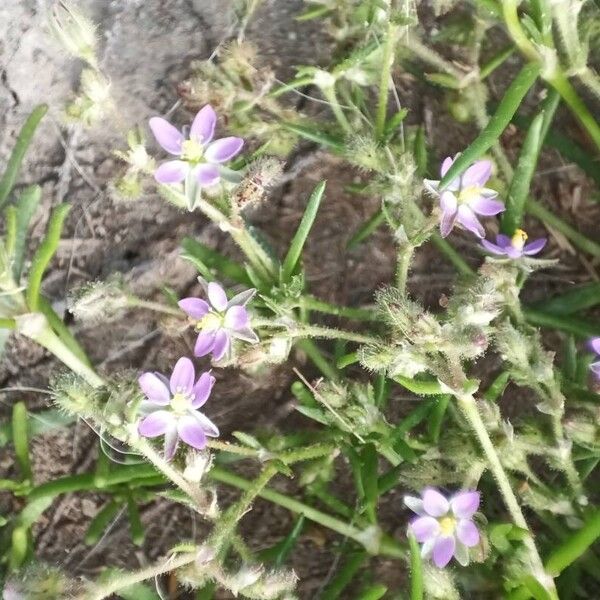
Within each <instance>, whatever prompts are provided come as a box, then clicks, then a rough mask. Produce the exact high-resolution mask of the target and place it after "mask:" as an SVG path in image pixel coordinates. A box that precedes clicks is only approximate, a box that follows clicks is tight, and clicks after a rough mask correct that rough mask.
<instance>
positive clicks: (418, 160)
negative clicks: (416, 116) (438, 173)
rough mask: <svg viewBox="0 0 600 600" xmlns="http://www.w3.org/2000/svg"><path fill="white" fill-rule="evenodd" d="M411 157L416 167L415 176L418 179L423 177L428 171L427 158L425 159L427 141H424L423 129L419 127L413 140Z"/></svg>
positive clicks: (421, 126)
mask: <svg viewBox="0 0 600 600" xmlns="http://www.w3.org/2000/svg"><path fill="white" fill-rule="evenodd" d="M413 156H414V157H415V164H416V165H417V174H418V175H419V177H425V176H426V175H427V171H428V170H429V169H428V163H429V160H428V157H427V140H426V139H425V127H423V125H419V127H418V128H417V132H416V133H415V140H414V142H413Z"/></svg>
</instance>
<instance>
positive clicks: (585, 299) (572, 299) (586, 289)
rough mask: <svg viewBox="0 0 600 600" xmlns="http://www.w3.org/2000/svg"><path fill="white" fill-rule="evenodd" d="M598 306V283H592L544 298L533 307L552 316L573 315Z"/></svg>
mask: <svg viewBox="0 0 600 600" xmlns="http://www.w3.org/2000/svg"><path fill="white" fill-rule="evenodd" d="M598 304H600V283H596V282H592V283H586V284H584V285H580V286H577V287H575V288H573V289H569V290H568V291H566V292H565V293H564V294H559V295H557V296H553V297H552V298H549V299H548V298H546V299H545V300H542V301H540V302H537V303H536V304H534V305H533V308H537V309H540V310H543V311H544V312H545V313H550V314H553V315H560V316H567V315H573V314H575V313H577V312H579V311H581V310H585V309H586V308H593V307H594V306H597V305H598Z"/></svg>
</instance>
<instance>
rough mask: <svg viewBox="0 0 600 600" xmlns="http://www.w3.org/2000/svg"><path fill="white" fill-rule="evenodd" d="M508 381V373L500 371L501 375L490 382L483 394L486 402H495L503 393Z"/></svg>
mask: <svg viewBox="0 0 600 600" xmlns="http://www.w3.org/2000/svg"><path fill="white" fill-rule="evenodd" d="M509 381H510V373H509V372H508V371H502V373H500V375H498V376H497V377H496V379H494V381H492V383H491V384H490V387H489V388H488V389H487V390H486V391H485V392H484V393H483V397H484V398H485V399H486V400H487V401H488V402H496V400H498V398H500V396H502V394H503V393H504V390H505V388H506V386H507V385H508V382H509Z"/></svg>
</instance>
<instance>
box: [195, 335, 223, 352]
mask: <svg viewBox="0 0 600 600" xmlns="http://www.w3.org/2000/svg"><path fill="white" fill-rule="evenodd" d="M216 335H217V330H216V329H215V330H214V331H207V332H204V333H200V334H198V339H197V340H196V345H195V346H194V356H198V357H200V356H206V355H207V354H210V353H211V352H212V349H213V347H214V345H215V337H216Z"/></svg>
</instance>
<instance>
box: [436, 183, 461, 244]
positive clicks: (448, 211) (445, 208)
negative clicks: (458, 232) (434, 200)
mask: <svg viewBox="0 0 600 600" xmlns="http://www.w3.org/2000/svg"><path fill="white" fill-rule="evenodd" d="M440 207H441V209H442V219H441V221H440V233H441V234H442V237H447V236H448V235H449V234H450V232H451V231H452V229H453V227H454V223H455V222H456V217H457V209H458V202H457V200H456V196H455V195H454V194H453V193H452V192H449V191H446V192H442V195H441V196H440Z"/></svg>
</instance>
